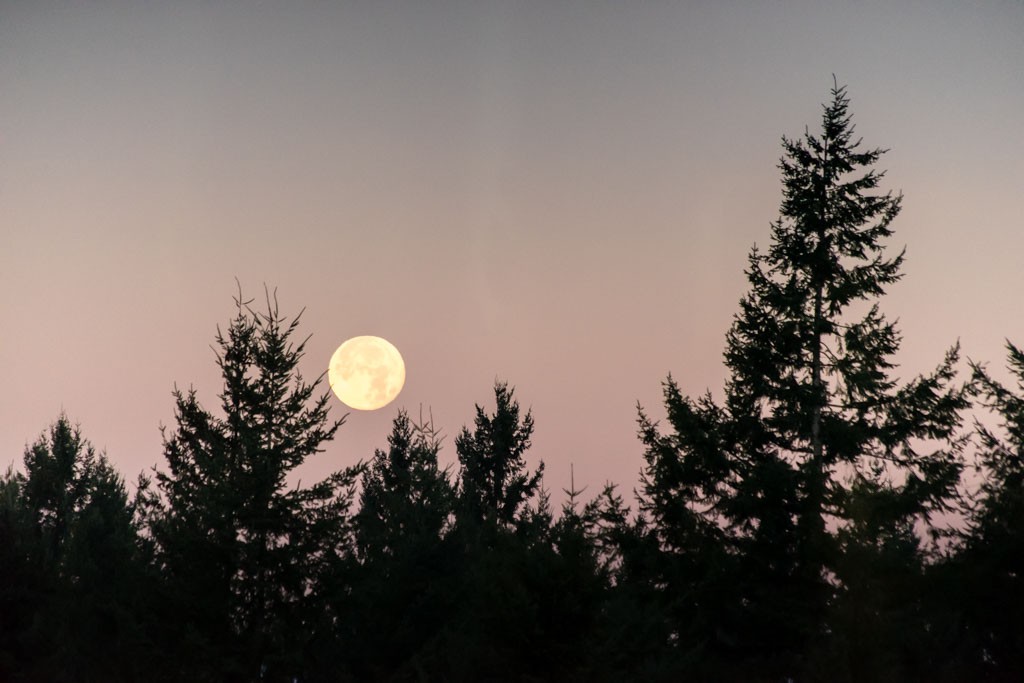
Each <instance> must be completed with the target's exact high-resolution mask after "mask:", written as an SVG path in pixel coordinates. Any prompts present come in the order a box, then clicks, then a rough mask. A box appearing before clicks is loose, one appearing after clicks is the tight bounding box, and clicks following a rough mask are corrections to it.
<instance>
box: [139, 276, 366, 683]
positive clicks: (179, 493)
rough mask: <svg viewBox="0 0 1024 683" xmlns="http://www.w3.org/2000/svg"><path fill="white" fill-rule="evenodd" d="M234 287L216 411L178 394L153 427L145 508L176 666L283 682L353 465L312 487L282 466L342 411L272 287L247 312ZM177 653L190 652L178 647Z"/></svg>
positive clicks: (312, 613)
mask: <svg viewBox="0 0 1024 683" xmlns="http://www.w3.org/2000/svg"><path fill="white" fill-rule="evenodd" d="M250 303H251V302H248V301H243V300H242V298H241V295H239V297H238V298H236V300H235V304H236V307H237V314H236V316H235V317H234V319H233V320H232V321H231V323H230V325H229V326H228V329H227V332H226V333H222V332H221V331H220V329H219V328H218V331H217V336H216V342H217V364H218V366H219V368H220V370H221V374H222V377H223V381H224V386H223V390H222V392H221V394H220V399H221V411H222V415H221V416H218V415H215V414H213V413H211V412H209V411H207V410H206V409H205V408H203V407H202V406H201V405H200V403H199V401H198V399H197V396H196V393H195V391H194V390H190V391H188V392H181V391H178V390H175V392H174V397H175V404H176V406H175V418H176V426H175V428H174V429H173V430H172V431H170V433H168V432H167V430H165V432H164V454H165V457H166V458H167V467H168V470H167V471H166V472H163V471H158V472H157V473H156V482H157V486H158V490H159V495H158V494H157V492H155V491H151V492H150V494H149V496H148V500H147V510H146V512H147V518H148V520H149V523H150V531H151V534H152V538H153V541H154V543H155V553H156V558H157V561H158V563H159V565H160V568H161V571H162V572H163V575H164V576H165V578H166V581H167V583H166V585H167V591H168V593H167V596H166V597H167V603H166V606H165V607H166V610H167V611H166V613H165V616H166V619H167V621H168V624H170V628H171V631H170V632H169V633H168V634H167V635H166V638H167V641H168V642H170V643H176V644H178V645H179V646H180V648H181V650H180V651H179V652H174V651H172V652H171V653H170V655H171V656H175V655H176V656H177V657H178V659H176V660H175V661H174V662H173V664H169V667H171V670H172V671H175V672H176V674H175V675H178V676H181V675H185V673H186V672H184V671H182V669H188V668H191V671H190V672H188V673H189V674H190V675H191V676H193V677H195V678H198V679H199V680H219V681H224V680H254V679H257V678H259V679H262V680H291V678H292V677H294V676H296V675H299V674H300V673H301V671H302V668H303V665H304V660H303V653H304V651H305V650H306V648H307V646H308V644H309V641H308V639H309V636H310V633H311V632H312V631H314V630H315V627H316V625H317V618H318V615H319V614H321V612H322V610H321V609H320V608H319V607H318V606H317V605H315V604H312V603H313V602H314V600H315V599H317V598H318V597H319V595H320V591H319V590H318V588H319V585H318V580H319V579H320V577H321V576H323V575H324V573H325V572H326V571H327V569H328V567H330V566H331V564H332V563H333V562H334V561H336V560H337V558H338V557H339V556H340V555H344V554H346V553H347V552H348V549H349V546H350V543H351V538H350V528H349V519H348V509H349V506H350V503H351V499H352V496H353V486H354V481H355V477H356V475H357V472H358V468H350V469H347V470H344V471H340V472H337V473H335V474H333V475H331V476H330V477H328V478H327V479H325V480H323V481H321V482H319V483H316V484H314V485H312V486H308V487H302V486H301V485H290V484H289V482H288V480H287V478H288V476H289V474H290V473H291V472H292V471H293V470H294V469H295V468H296V467H298V466H299V465H301V464H302V463H303V462H304V461H305V460H306V458H308V457H309V456H312V455H314V454H315V453H317V452H319V451H321V450H322V445H323V444H324V443H325V442H326V441H328V440H329V439H331V438H332V437H333V435H334V433H335V431H336V430H337V429H338V427H339V426H340V425H341V424H342V421H343V420H338V421H334V422H331V421H330V420H329V418H328V411H329V407H328V396H327V394H322V395H320V396H319V397H316V396H315V394H316V391H317V388H318V386H319V384H320V381H321V379H322V378H318V379H317V380H316V381H314V382H312V383H308V382H306V381H304V380H303V378H302V376H301V374H300V373H299V371H298V363H299V360H300V359H301V358H302V356H303V352H304V347H305V340H304V341H302V342H299V343H295V342H294V341H293V335H294V333H295V331H296V329H297V327H298V324H299V317H300V316H301V313H300V314H299V316H296V317H295V318H293V319H292V320H290V321H289V320H288V319H287V318H286V317H284V316H282V315H281V314H280V313H279V310H278V305H277V302H276V297H275V298H274V300H271V298H270V296H269V295H268V297H267V310H266V312H256V311H254V310H253V309H252V308H250ZM186 653H187V655H186Z"/></svg>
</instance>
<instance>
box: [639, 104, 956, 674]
mask: <svg viewBox="0 0 1024 683" xmlns="http://www.w3.org/2000/svg"><path fill="white" fill-rule="evenodd" d="M853 132H854V129H853V125H852V123H851V117H850V115H849V113H848V98H847V97H846V93H845V88H841V87H839V86H838V85H837V86H835V87H833V89H832V99H831V102H830V103H829V104H827V105H826V106H825V107H824V114H823V117H822V132H821V134H820V136H815V135H812V134H810V133H809V132H808V133H806V134H805V135H804V136H803V138H802V139H799V140H790V139H788V138H783V149H784V151H785V155H784V156H783V158H782V160H781V162H780V165H779V168H780V170H781V171H782V178H783V201H782V204H781V209H780V214H781V216H780V219H779V220H778V221H776V222H775V223H773V224H772V230H771V236H772V240H771V245H770V247H769V249H768V250H767V251H766V252H764V253H762V252H761V251H760V250H758V249H757V248H756V247H755V248H754V249H753V250H752V251H751V254H750V257H749V265H748V268H747V271H746V274H747V279H748V281H749V283H750V290H749V292H748V293H747V295H745V296H744V297H743V298H742V299H741V301H740V312H739V313H738V314H737V315H736V317H735V319H734V322H733V325H732V327H731V329H730V331H729V333H728V335H727V338H726V351H725V362H726V366H727V367H728V369H729V371H730V373H731V375H730V378H729V380H728V382H727V384H726V388H725V394H726V399H725V403H724V405H721V406H720V405H718V404H716V403H715V402H714V401H713V400H712V398H711V397H710V395H707V396H704V397H702V398H699V399H697V400H692V399H690V398H688V397H684V396H683V395H682V393H681V392H680V390H679V387H678V385H677V384H676V383H675V381H674V380H673V379H672V378H671V377H670V378H669V379H668V380H667V382H666V384H665V405H666V409H667V412H668V421H669V425H670V427H671V430H672V432H671V433H670V434H667V435H664V434H662V433H661V432H660V431H659V429H658V427H657V425H656V424H654V422H653V421H652V420H650V419H649V418H647V417H646V415H645V414H644V413H643V412H641V418H640V420H641V421H640V425H641V430H640V431H641V438H642V440H643V442H644V444H645V446H646V453H645V459H646V467H645V470H644V479H643V485H642V489H643V490H642V495H641V503H642V506H643V509H644V510H645V511H647V513H648V514H649V515H650V517H651V520H652V524H653V529H654V531H655V533H656V534H657V537H658V540H659V542H660V544H661V545H662V547H663V549H664V551H665V554H666V555H667V559H666V561H665V562H666V567H668V568H667V569H665V570H664V571H665V572H667V573H666V574H665V577H666V579H667V581H668V587H667V596H668V597H669V598H670V601H671V602H672V604H675V605H678V606H679V607H680V608H681V613H680V615H679V616H678V617H677V618H678V619H679V620H680V621H681V622H682V623H681V624H680V626H679V629H680V630H679V637H680V638H681V640H680V649H681V650H682V651H685V649H686V648H688V647H699V648H700V650H699V651H695V652H694V654H695V655H698V656H704V655H701V654H700V652H701V651H708V650H710V652H711V653H712V654H713V655H714V654H715V653H717V656H719V657H721V658H722V661H723V666H727V665H728V664H729V663H730V662H735V661H736V658H737V657H739V658H741V659H742V660H744V661H745V662H746V665H747V666H748V673H749V675H756V676H764V677H766V678H769V677H773V676H774V677H778V676H787V675H794V674H795V673H796V672H798V671H801V670H809V667H813V666H817V665H818V664H813V663H811V662H809V661H808V658H807V653H808V652H809V651H810V650H811V649H816V650H818V651H819V652H822V651H825V650H827V649H829V648H832V651H833V655H832V659H830V660H829V663H828V664H830V665H835V664H836V663H837V662H838V663H840V664H841V665H842V666H843V668H845V669H847V670H852V664H853V663H854V662H855V661H862V660H864V659H865V658H870V657H875V656H876V655H878V652H877V648H875V647H874V646H873V645H872V644H871V643H867V642H860V641H856V639H854V640H845V641H843V642H842V643H833V644H832V645H830V646H828V647H826V646H825V645H823V641H825V640H827V639H828V634H829V632H830V627H829V626H828V625H827V623H826V619H827V614H826V613H827V610H828V608H829V606H830V604H836V603H838V604H844V605H846V606H855V605H857V604H858V603H859V601H860V600H861V599H862V598H863V597H865V596H866V595H871V594H873V592H874V591H876V590H877V585H876V583H875V582H876V581H880V580H884V576H883V575H882V574H879V573H877V572H876V573H875V574H873V576H872V577H871V579H870V580H869V579H868V578H866V577H865V576H863V575H862V574H861V573H859V569H857V568H856V567H858V566H859V565H860V563H859V562H856V561H854V558H855V557H856V556H857V555H858V553H861V552H862V551H868V550H870V552H874V553H888V552H889V551H890V550H891V549H892V548H894V547H901V548H902V547H903V546H902V545H901V544H907V543H909V544H910V546H911V547H910V548H909V549H906V550H905V549H901V550H899V552H901V553H904V552H906V553H909V556H908V557H909V558H913V559H914V560H915V561H919V560H920V559H921V558H920V553H919V548H918V547H917V538H916V536H915V535H914V534H913V533H912V525H913V523H914V522H915V521H928V519H929V518H930V516H931V515H933V514H934V513H936V512H940V511H943V510H946V509H948V508H949V506H950V501H951V500H952V499H953V498H954V497H955V495H956V490H955V489H956V485H957V483H958V481H959V475H960V471H961V468H962V465H961V462H960V459H959V448H960V446H961V445H962V440H961V439H960V438H959V436H958V433H957V428H958V426H959V424H960V416H959V413H960V411H961V410H963V409H964V408H966V407H967V405H968V402H967V399H966V396H965V390H964V388H963V387H960V386H956V385H955V384H954V381H955V367H954V366H955V363H956V361H957V349H956V348H954V349H952V350H951V351H950V352H949V353H948V354H947V356H946V358H945V360H944V361H943V362H942V363H941V364H940V366H939V367H938V369H937V370H936V371H935V372H934V373H932V374H930V375H926V376H922V377H918V378H916V379H914V380H912V381H910V382H909V383H907V384H905V385H903V386H899V385H898V382H897V380H895V379H893V378H892V376H891V375H892V372H893V369H894V365H893V362H892V360H891V358H892V355H893V354H894V353H895V352H896V351H897V350H898V348H899V341H900V338H899V335H898V333H897V331H896V328H895V325H894V324H893V323H890V322H888V321H887V320H886V318H885V316H884V315H883V314H882V313H881V312H880V310H879V307H878V305H877V299H878V298H879V297H880V296H881V295H882V294H884V292H885V291H886V288H887V287H888V286H889V285H891V284H893V283H894V282H896V281H897V280H898V279H899V277H900V272H899V271H900V266H901V264H902V261H903V254H902V253H900V254H898V255H896V256H894V257H892V258H889V257H887V256H886V254H885V246H884V244H883V241H884V240H885V238H887V237H889V236H890V235H891V233H892V230H891V228H890V224H891V223H892V221H893V219H894V218H895V217H896V216H897V214H898V213H899V209H900V203H901V200H902V197H901V196H899V195H895V196H894V195H893V194H892V193H891V192H890V193H884V194H882V193H879V192H877V191H876V190H877V188H878V185H879V181H880V180H881V178H882V177H883V175H884V174H883V173H882V172H879V171H876V170H874V169H873V168H872V166H873V165H874V164H875V163H876V162H877V160H878V159H879V157H880V156H881V155H882V153H883V152H884V150H879V149H873V150H862V149H860V140H855V139H854V137H853ZM833 529H835V530H836V531H833ZM904 559H908V558H906V557H905V558H904ZM872 566H875V565H872ZM723 581H724V582H725V583H723ZM673 582H674V583H675V584H676V585H672V584H673ZM727 587H729V590H728V591H727V592H723V591H724V589H725V588H727ZM694 598H697V599H699V600H700V603H701V604H700V605H697V604H694ZM892 608H893V609H900V610H903V611H904V612H911V611H913V606H912V605H906V604H902V605H899V606H898V607H892ZM688 614H690V615H696V616H687V615H688ZM881 614H882V613H881V612H877V611H876V612H873V613H872V612H869V611H867V610H865V611H862V612H861V613H859V614H857V615H856V617H855V618H856V619H858V620H877V619H880V618H881V617H880V615H881ZM694 619H697V620H698V621H697V623H698V624H700V626H699V628H698V629H697V630H698V631H701V632H703V633H705V634H706V635H705V637H704V638H703V641H704V642H698V643H694V642H692V641H690V642H687V641H686V640H685V638H683V636H684V635H685V632H686V626H687V622H688V621H689V622H691V623H692V621H693V620H694ZM705 621H706V622H707V624H706V625H705V624H704V622H705ZM876 625H880V624H877V623H876ZM918 627H923V625H920V624H919V625H918ZM847 635H849V634H847ZM894 656H897V657H898V656H899V655H898V654H897V655H894ZM821 665H822V666H825V665H826V664H821ZM743 675H744V676H746V675H748V674H747V673H745V674H743Z"/></svg>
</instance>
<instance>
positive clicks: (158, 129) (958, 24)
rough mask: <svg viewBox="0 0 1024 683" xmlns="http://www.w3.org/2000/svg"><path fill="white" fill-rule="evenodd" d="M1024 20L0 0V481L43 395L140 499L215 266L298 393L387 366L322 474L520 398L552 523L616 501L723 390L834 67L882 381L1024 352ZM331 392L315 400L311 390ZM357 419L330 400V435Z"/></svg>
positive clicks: (844, 5) (667, 7)
mask: <svg viewBox="0 0 1024 683" xmlns="http://www.w3.org/2000/svg"><path fill="white" fill-rule="evenodd" d="M1021 36H1024V2H1019V1H1016V0H986V1H985V2H977V3H960V2H943V1H938V0H930V1H928V2H914V1H911V0H908V1H907V2H900V3H891V2H873V1H868V0H850V1H849V2H827V3H826V2H820V0H808V1H806V2H790V1H786V0H778V1H773V2H753V1H751V2H741V1H735V2H696V1H694V2H654V1H652V2H629V3H626V2H611V1H608V2H601V1H599V0H591V1H587V2H582V1H580V2H562V1H558V0H554V1H544V2H540V1H535V2H487V1H480V2H476V1H473V2H470V1H467V2H388V1H382V2H288V3H275V2H234V3H231V2H195V1H189V0H182V1H180V2H168V3H160V2H102V1H93V2H75V3H51V2H47V1H46V0H24V1H22V0H0V321H2V322H0V325H2V326H0V371H2V373H3V382H4V389H5V390H4V391H3V392H0V467H6V466H7V465H8V464H10V463H17V464H19V465H20V462H21V458H22V454H23V452H24V449H25V446H26V444H28V443H30V442H32V441H34V440H35V439H36V438H37V437H38V436H39V434H40V433H41V432H42V431H43V430H44V429H46V428H47V427H48V425H50V424H51V423H52V422H53V421H54V420H56V419H57V417H58V416H59V415H60V414H61V411H64V412H65V413H66V414H67V416H68V417H69V418H70V419H71V420H72V421H73V422H77V423H79V424H80V425H81V429H82V432H83V435H84V436H85V437H86V438H87V439H89V440H90V441H91V442H92V443H93V444H94V445H95V446H96V447H97V449H98V450H102V451H105V452H106V453H107V456H108V458H109V459H110V460H111V462H112V463H113V464H114V465H115V466H116V467H117V468H118V470H119V471H120V472H121V473H122V474H123V475H124V476H125V477H126V479H127V480H128V481H129V482H132V481H134V480H135V478H136V476H137V475H138V473H139V472H141V471H143V470H148V469H150V468H152V467H153V466H163V456H162V445H161V444H162V442H161V433H160V426H161V425H172V424H173V419H174V413H173V409H174V402H173V398H172V391H173V389H174V388H175V386H177V387H179V388H187V387H189V386H192V387H194V388H195V389H196V390H197V392H198V394H199V399H200V401H201V403H203V404H204V405H205V406H207V407H208V408H210V409H212V410H216V409H218V407H219V400H218V398H217V394H218V393H219V392H220V389H221V383H220V378H219V375H218V370H217V367H216V365H215V362H214V360H215V359H214V353H213V350H212V349H211V345H212V344H213V342H214V335H215V333H216V330H217V326H218V325H220V326H221V327H222V328H223V327H225V326H226V324H227V323H228V321H229V320H230V318H231V317H232V315H233V312H234V311H233V305H234V304H233V297H234V296H235V295H236V293H237V285H236V278H237V281H238V282H239V283H240V284H241V287H242V290H243V293H244V294H245V295H247V296H250V297H255V298H256V299H257V303H258V302H260V301H262V300H263V296H264V286H266V287H268V288H269V289H270V290H276V292H277V298H278V302H279V305H280V309H281V311H282V312H283V313H285V314H288V315H294V314H297V313H298V312H299V311H301V310H304V312H303V314H302V319H301V326H300V334H301V335H302V336H305V335H311V337H310V339H309V342H308V344H307V346H306V355H305V357H304V358H303V360H302V362H301V364H300V369H301V371H302V373H303V375H304V376H305V377H306V378H310V379H312V378H315V377H317V376H319V375H320V374H321V373H322V372H325V371H326V369H327V363H328V361H329V359H330V357H331V354H332V353H333V351H334V349H335V348H336V347H337V346H338V345H339V344H340V343H341V342H342V341H344V340H345V339H347V338H349V337H352V336H356V335H364V334H372V335H377V336H382V337H385V338H387V339H388V340H390V341H391V342H392V343H394V344H395V345H396V346H397V347H398V348H399V349H400V351H401V353H402V355H403V356H404V359H405V362H406V365H407V377H406V384H405V388H404V390H403V392H402V393H401V395H400V396H399V397H398V399H396V401H395V402H394V403H392V404H390V405H389V406H387V407H386V408H384V409H382V410H379V411H376V412H359V411H349V414H348V416H347V418H346V423H345V425H344V426H343V427H342V428H341V429H340V430H339V432H338V433H337V435H336V437H335V439H334V440H333V441H332V442H331V443H329V444H327V446H326V450H325V452H324V453H322V454H319V455H317V456H315V457H314V458H313V459H311V460H310V461H309V462H308V463H307V464H306V465H304V466H303V470H302V472H301V474H302V475H303V477H305V478H306V480H307V481H309V480H310V479H312V478H317V477H320V476H323V475H326V474H327V473H328V472H331V471H333V470H336V469H339V468H341V467H345V466H348V465H352V464H355V463H356V462H357V461H359V460H365V459H368V458H369V457H371V456H372V454H373V451H374V449H375V448H381V447H384V446H386V438H387V435H388V433H389V431H390V426H391V421H392V420H393V419H394V417H395V415H396V413H397V411H398V410H399V409H401V408H405V409H407V410H408V411H409V413H410V414H411V415H412V416H413V417H418V416H419V415H420V413H421V411H422V414H423V415H429V414H432V415H433V418H434V422H435V424H436V425H437V426H438V427H440V428H441V429H442V431H443V432H444V433H445V434H446V435H447V438H446V439H445V442H444V448H443V450H442V452H441V461H442V463H443V464H452V463H455V450H454V437H455V435H456V434H457V433H458V431H459V430H460V429H461V427H462V426H463V425H466V424H471V423H472V420H473V417H474V404H477V403H479V404H482V405H483V406H485V407H488V408H492V407H493V385H494V382H495V381H496V380H502V381H507V382H509V383H510V384H511V385H513V386H514V387H515V388H516V397H517V398H518V400H519V401H520V403H521V405H522V407H523V409H524V410H525V409H527V408H529V409H532V411H533V415H534V418H535V420H536V431H535V434H534V439H533V447H532V449H531V450H530V452H529V454H528V462H529V464H530V466H531V467H534V466H536V464H537V463H538V462H539V461H541V460H542V461H544V463H545V467H546V476H545V486H546V487H547V488H548V489H550V490H551V492H552V499H553V501H554V502H555V503H556V504H557V503H558V502H560V501H561V500H562V499H563V498H564V495H563V494H562V493H561V490H562V489H564V488H567V487H568V486H569V484H570V468H572V471H573V472H574V477H575V484H576V487H577V488H583V487H586V492H585V494H584V498H588V497H590V496H591V495H595V494H597V493H598V492H599V490H600V488H601V486H602V485H603V483H604V482H606V481H611V482H615V483H617V484H619V485H620V487H621V488H622V491H623V493H624V494H625V495H626V497H627V499H628V498H630V497H631V493H630V491H631V490H632V488H633V487H634V486H635V485H636V480H637V475H638V473H639V471H640V468H641V466H642V464H643V461H642V448H641V444H640V443H639V441H638V440H637V438H636V417H637V404H638V403H639V404H641V405H643V406H644V407H645V408H646V409H647V410H648V412H649V413H650V414H651V415H652V416H653V417H660V416H661V415H662V414H663V411H662V409H661V391H662V382H663V381H664V380H665V378H666V376H667V375H668V374H669V373H671V374H672V376H673V377H674V378H675V379H676V380H677V381H678V383H679V385H680V387H681V388H682V390H683V391H684V392H685V393H688V394H691V395H697V394H703V393H704V392H705V391H707V390H710V391H711V392H712V394H713V395H714V396H717V397H721V395H722V386H723V382H724V380H725V378H726V370H725V368H724V366H723V362H722V352H723V350H724V339H725V333H726V331H727V330H728V328H729V325H730V322H731V321H732V318H733V315H734V314H735V313H736V311H737V303H738V301H739V298H740V297H741V296H742V295H743V293H744V292H745V291H746V280H745V277H744V275H743V270H744V267H745V265H746V258H747V254H748V252H749V250H750V248H751V247H752V246H753V245H754V244H755V243H757V244H759V245H766V244H767V243H768V239H769V225H770V223H771V222H772V221H773V220H775V219H776V218H777V217H778V207H779V202H780V199H781V180H780V173H779V171H778V169H777V164H778V161H779V158H780V156H781V146H780V140H781V137H782V136H783V135H788V136H791V137H792V136H798V135H800V134H801V133H803V131H804V130H805V127H809V128H810V130H811V131H812V132H813V131H815V130H816V129H817V127H818V125H819V122H820V115H821V106H822V104H823V103H824V102H826V101H827V100H828V99H829V90H830V88H831V87H832V84H833V80H832V79H833V74H835V77H836V78H837V79H838V81H839V83H840V84H845V85H846V86H847V88H848V95H849V97H850V99H851V112H852V113H853V116H854V123H855V125H856V126H857V133H858V135H860V136H862V137H863V138H864V142H865V145H866V146H868V147H884V148H889V149H890V151H889V152H888V153H887V154H886V155H885V156H884V157H883V158H882V161H881V162H880V164H879V166H880V167H881V168H883V169H886V170H887V172H888V173H887V175H886V177H885V179H884V181H883V188H884V189H892V190H894V191H899V190H902V191H903V193H904V204H903V206H904V208H903V212H902V214H901V215H900V216H899V217H898V218H897V219H896V221H895V222H894V224H893V228H894V230H895V235H894V236H893V238H892V239H891V240H890V244H891V246H892V248H893V249H894V250H898V249H900V248H902V247H904V246H905V247H906V249H907V258H906V264H905V268H904V279H903V280H902V281H901V282H900V283H898V284H897V285H895V286H894V287H892V288H891V290H890V292H889V294H888V295H887V296H886V297H885V298H884V299H883V301H882V302H881V305H882V310H883V312H885V313H886V314H887V315H888V316H889V317H890V318H898V319H899V326H900V329H901V331H902V333H903V346H902V349H901V351H900V353H899V354H898V356H897V357H896V359H897V361H898V362H899V363H900V367H899V370H898V372H897V374H898V376H900V377H902V378H904V379H909V378H911V377H912V376H914V375H916V374H918V373H921V372H926V371H928V370H930V369H931V368H933V367H934V366H935V365H937V364H938V363H939V362H940V361H941V359H942V356H943V353H944V352H945V350H946V349H947V348H948V347H949V346H951V345H952V344H954V343H955V342H956V341H957V340H958V339H959V341H960V343H961V345H962V349H963V352H964V354H965V355H966V356H968V357H970V358H972V359H975V360H978V361H987V362H988V363H989V364H990V367H991V368H992V369H993V370H994V371H995V372H994V374H996V376H997V377H1006V376H1007V375H1006V374H1005V373H1004V372H1003V371H1002V369H1003V366H1004V365H1005V353H1004V348H1003V346H1004V343H1005V340H1006V339H1010V340H1015V341H1016V342H1017V343H1018V344H1024V296H1022V292H1024V268H1022V267H1021V265H1020V264H1021V254H1024V192H1022V188H1024V133H1022V129H1021V114H1022V112H1024V40H1022V39H1021ZM323 386H324V390H326V389H327V386H326V383H325V384H324V385H323ZM345 412H346V410H345V408H344V406H343V405H341V404H340V403H337V402H334V408H333V409H332V415H333V416H335V417H340V416H341V415H343V414H345Z"/></svg>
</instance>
